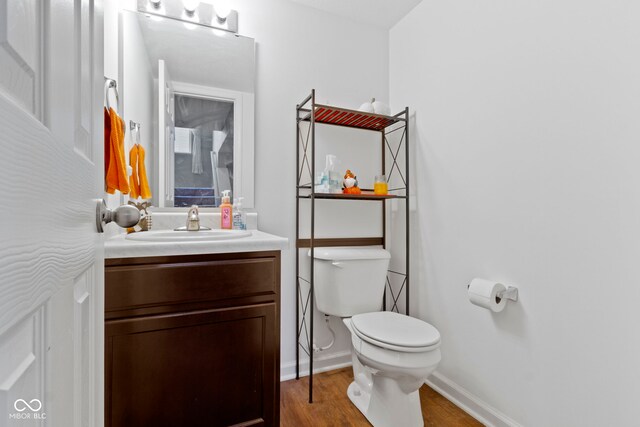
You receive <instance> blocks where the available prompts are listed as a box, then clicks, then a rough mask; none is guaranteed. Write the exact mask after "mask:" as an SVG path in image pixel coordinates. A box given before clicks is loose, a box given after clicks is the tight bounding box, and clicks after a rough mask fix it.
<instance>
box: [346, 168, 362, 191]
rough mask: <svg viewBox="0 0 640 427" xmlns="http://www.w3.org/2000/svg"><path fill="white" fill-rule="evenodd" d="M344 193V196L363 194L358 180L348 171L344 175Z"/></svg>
mask: <svg viewBox="0 0 640 427" xmlns="http://www.w3.org/2000/svg"><path fill="white" fill-rule="evenodd" d="M342 193H344V194H362V191H361V190H360V188H359V187H358V178H357V177H356V176H355V175H354V174H353V172H351V171H350V170H349V169H347V172H345V174H344V181H342Z"/></svg>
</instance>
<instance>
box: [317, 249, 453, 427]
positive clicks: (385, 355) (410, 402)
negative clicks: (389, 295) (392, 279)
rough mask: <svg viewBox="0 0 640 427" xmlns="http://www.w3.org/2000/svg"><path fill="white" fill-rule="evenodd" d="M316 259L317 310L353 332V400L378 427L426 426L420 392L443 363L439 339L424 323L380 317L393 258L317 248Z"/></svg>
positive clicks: (365, 251)
mask: <svg viewBox="0 0 640 427" xmlns="http://www.w3.org/2000/svg"><path fill="white" fill-rule="evenodd" d="M314 258H315V259H314V269H315V283H314V286H315V298H316V301H315V302H316V305H317V307H318V309H319V310H320V311H323V312H324V313H326V314H333V315H336V316H340V317H344V319H343V321H344V324H345V325H346V326H347V328H348V329H349V331H350V332H351V342H352V344H353V347H352V359H353V376H354V381H353V383H351V385H350V386H349V389H348V390H347V395H348V396H349V399H351V401H352V402H353V404H354V405H355V406H356V407H357V408H358V409H359V410H360V412H362V414H363V415H364V416H365V417H366V418H367V419H368V420H369V422H371V424H373V425H374V426H375V427H387V426H388V427H392V426H408V427H412V426H423V425H424V421H423V418H422V410H421V408H420V396H419V393H418V390H419V388H420V386H422V384H423V383H424V381H425V380H426V378H427V377H428V376H429V375H430V374H431V373H432V372H433V371H434V370H435V369H436V367H437V366H438V363H439V362H440V358H441V356H440V333H439V332H438V330H437V329H436V328H434V327H433V326H432V325H430V324H428V323H427V322H423V321H422V320H419V319H416V318H412V317H409V316H404V315H402V314H398V313H393V312H388V311H379V310H380V308H381V306H382V297H383V295H384V289H385V282H386V275H387V270H388V268H389V258H390V254H389V252H387V251H386V250H384V249H378V248H362V247H360V248H318V249H316V250H315V251H314ZM350 316H352V317H350Z"/></svg>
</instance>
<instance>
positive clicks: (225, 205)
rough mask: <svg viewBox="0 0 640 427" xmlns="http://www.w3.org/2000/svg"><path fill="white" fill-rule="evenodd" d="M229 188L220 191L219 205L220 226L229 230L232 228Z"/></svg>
mask: <svg viewBox="0 0 640 427" xmlns="http://www.w3.org/2000/svg"><path fill="white" fill-rule="evenodd" d="M229 193H231V190H224V191H223V192H222V204H221V205H220V228H222V229H223V230H231V229H232V228H233V207H232V206H231V203H230V202H231V197H229Z"/></svg>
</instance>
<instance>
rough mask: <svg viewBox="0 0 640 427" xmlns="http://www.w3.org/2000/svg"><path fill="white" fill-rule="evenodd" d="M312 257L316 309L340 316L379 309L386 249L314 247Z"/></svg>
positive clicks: (387, 266) (384, 276) (386, 266)
mask: <svg viewBox="0 0 640 427" xmlns="http://www.w3.org/2000/svg"><path fill="white" fill-rule="evenodd" d="M308 255H309V256H311V251H309V254H308ZM314 258H315V259H314V269H315V274H314V276H315V280H314V289H315V300H316V306H317V307H318V310H320V311H321V312H323V313H325V314H329V315H332V316H340V317H351V316H354V315H356V314H360V313H368V312H372V311H380V309H381V308H382V297H383V295H384V289H385V283H386V280H387V270H388V268H389V259H390V258H391V256H390V254H389V252H387V251H386V250H384V249H380V248H362V247H358V248H344V247H342V248H316V249H315V250H314Z"/></svg>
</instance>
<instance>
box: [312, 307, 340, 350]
mask: <svg viewBox="0 0 640 427" xmlns="http://www.w3.org/2000/svg"><path fill="white" fill-rule="evenodd" d="M324 322H325V323H326V324H327V329H329V332H331V342H330V343H329V344H327V345H325V346H324V347H318V346H317V345H316V343H313V351H314V352H315V353H320V352H321V351H325V350H328V349H330V348H331V347H333V344H335V342H336V333H335V332H334V331H333V329H331V324H330V323H329V315H328V314H325V315H324Z"/></svg>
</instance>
